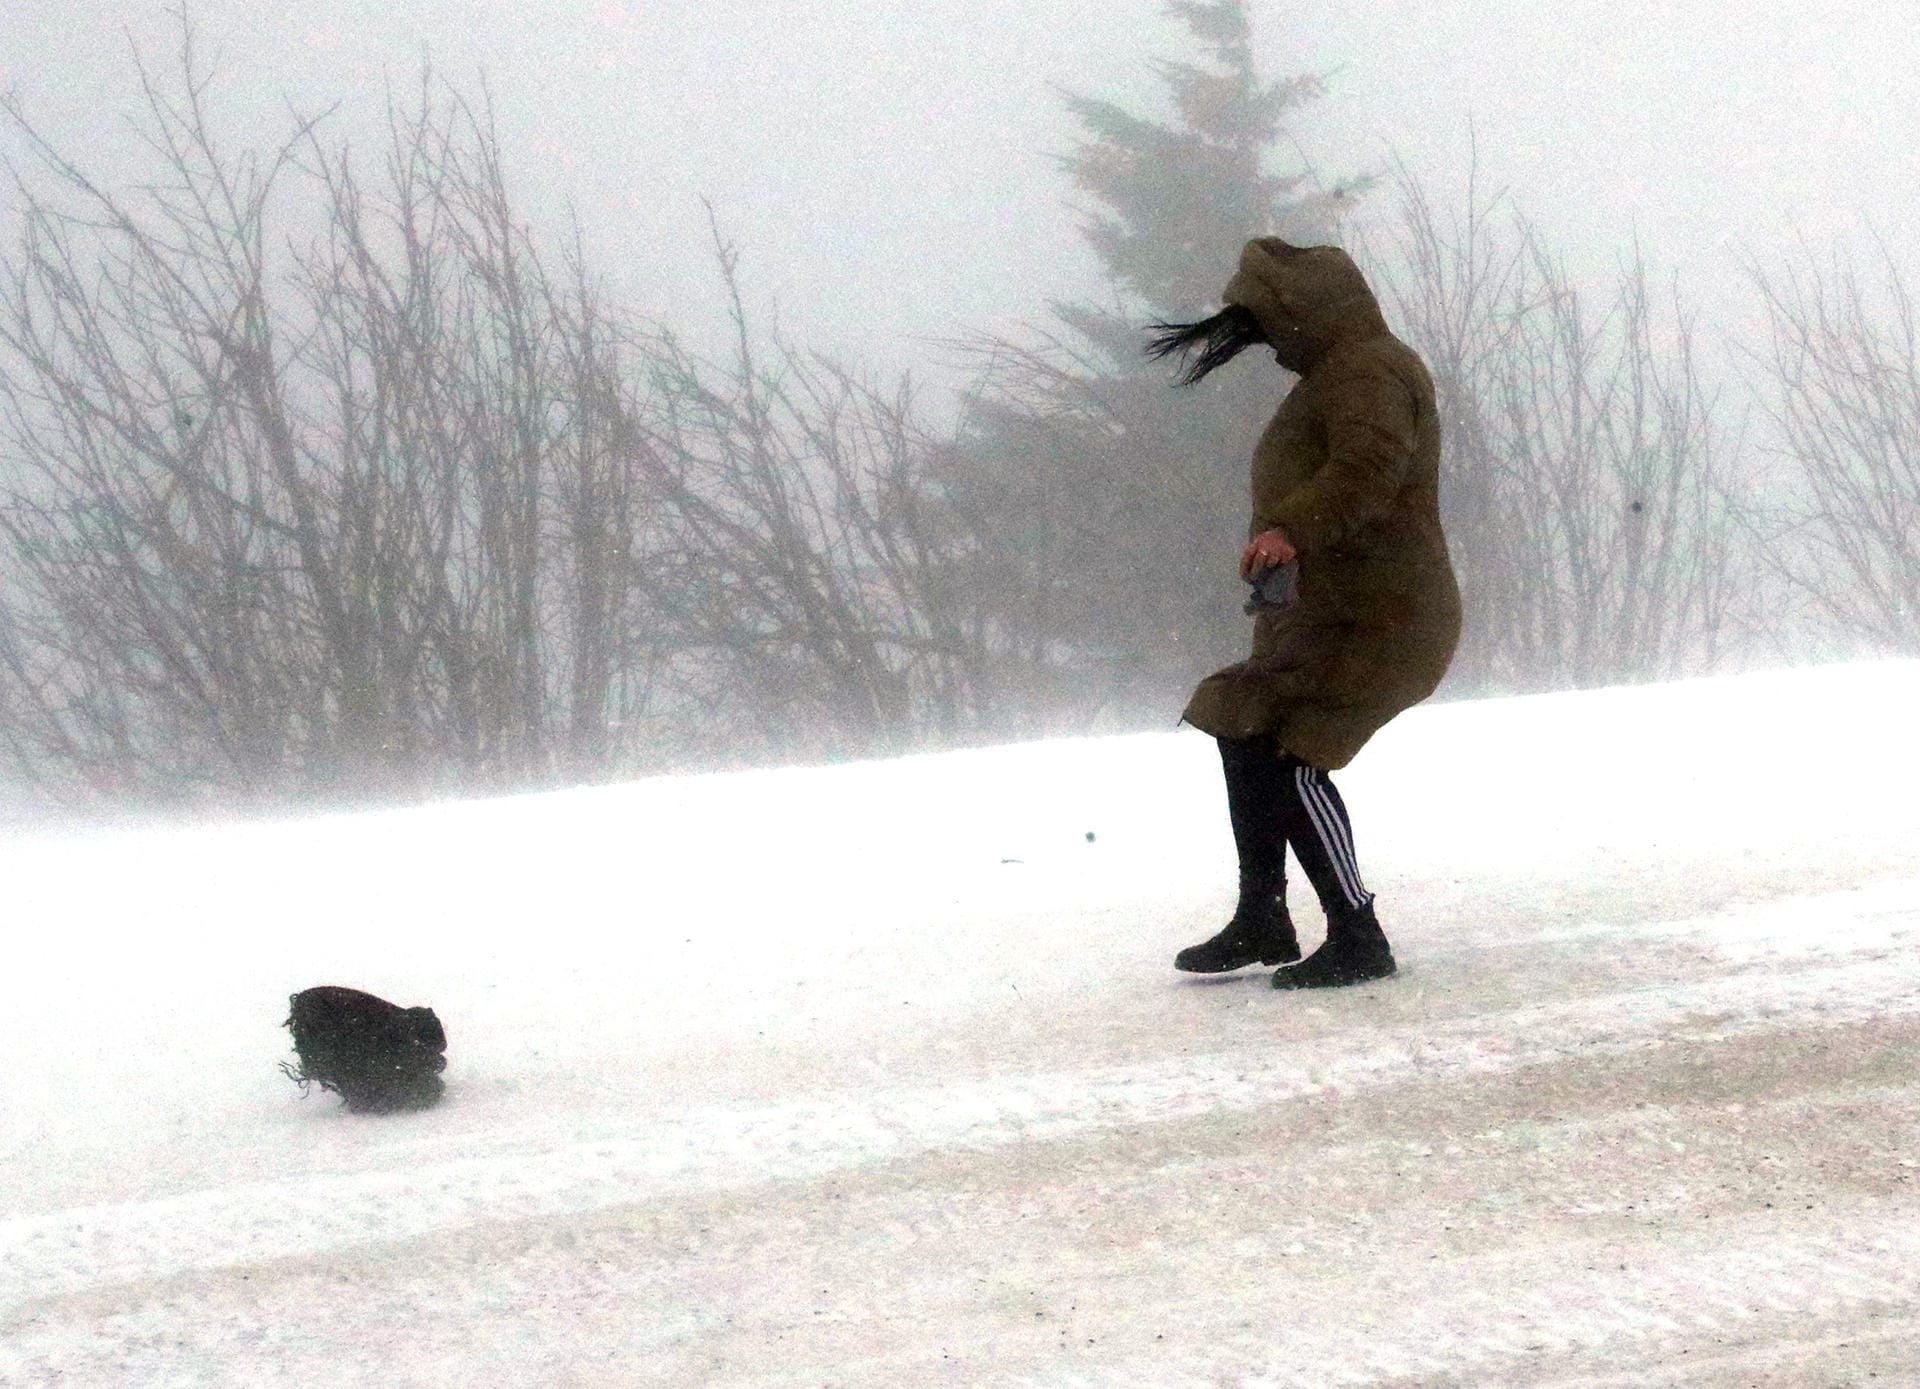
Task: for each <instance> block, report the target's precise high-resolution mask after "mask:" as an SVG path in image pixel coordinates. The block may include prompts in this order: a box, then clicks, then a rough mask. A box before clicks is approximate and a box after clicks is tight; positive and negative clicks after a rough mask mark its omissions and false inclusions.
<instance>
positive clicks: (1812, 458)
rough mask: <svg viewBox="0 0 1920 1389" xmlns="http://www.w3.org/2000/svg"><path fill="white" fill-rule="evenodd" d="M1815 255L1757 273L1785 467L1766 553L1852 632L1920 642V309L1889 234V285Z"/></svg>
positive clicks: (1861, 640)
mask: <svg viewBox="0 0 1920 1389" xmlns="http://www.w3.org/2000/svg"><path fill="white" fill-rule="evenodd" d="M1805 259H1806V261H1807V262H1808V264H1806V265H1804V266H1794V265H1789V266H1787V267H1785V268H1784V269H1782V270H1780V271H1777V272H1773V273H1769V272H1766V271H1763V270H1761V269H1759V268H1757V267H1755V268H1754V269H1753V271H1752V275H1753V279H1754V282H1755V283H1756V285H1757V286H1758V287H1759V290H1760V292H1761V294H1762V296H1763V298H1764V300H1765V303H1766V306H1767V314H1768V320H1769V325H1770V328H1771V335H1770V337H1771V340H1770V342H1769V344H1768V347H1767V350H1766V351H1765V352H1762V353H1755V354H1752V359H1753V360H1754V361H1755V362H1757V363H1758V365H1759V366H1760V368H1761V369H1762V371H1763V373H1764V375H1765V378H1766V388H1767V390H1766V398H1767V406H1766V412H1767V416H1768V418H1769V420H1770V422H1771V424H1772V426H1773V433H1774V435H1775V436H1776V437H1777V438H1778V439H1779V440H1780V443H1779V445H1778V446H1777V448H1776V449H1775V450H1774V452H1775V454H1776V456H1777V457H1778V459H1779V460H1780V461H1781V462H1783V463H1784V464H1785V466H1786V477H1785V479H1784V483H1783V487H1782V490H1783V492H1784V494H1785V500H1784V501H1781V502H1780V503H1778V504H1777V505H1775V506H1774V507H1772V508H1771V509H1770V513H1769V517H1768V520H1769V522H1770V525H1769V526H1768V533H1767V534H1766V535H1765V536H1764V539H1763V543H1762V551H1763V553H1764V554H1765V555H1766V556H1767V558H1768V560H1769V562H1770V563H1771V564H1772V565H1773V566H1774V568H1775V570H1776V572H1777V573H1778V574H1779V575H1780V576H1781V577H1782V578H1784V579H1785V581H1786V582H1787V583H1788V584H1789V585H1790V586H1791V587H1792V588H1793V590H1795V591H1796V592H1797V593H1798V594H1799V595H1800V596H1801V597H1802V598H1803V599H1805V600H1806V601H1807V602H1808V603H1809V604H1811V605H1812V607H1813V609H1814V610H1815V611H1816V612H1817V613H1818V614H1819V615H1820V616H1821V617H1822V618H1823V619H1824V620H1825V623H1826V625H1827V626H1828V627H1829V629H1830V630H1832V631H1833V632H1835V633H1836V634H1837V635H1838V636H1839V637H1840V638H1841V640H1842V641H1843V642H1851V643H1854V644H1864V645H1865V646H1866V647H1867V648H1868V649H1870V650H1876V651H1883V652H1896V653H1900V654H1912V653H1914V652H1920V312H1917V311H1916V305H1915V301H1914V298H1913V295H1912V293H1911V291H1910V290H1909V289H1908V288H1907V285H1906V282H1905V280H1904V278H1903V277H1902V275H1901V273H1900V270H1899V267H1898V265H1897V264H1896V263H1895V260H1894V257H1893V255H1892V252H1891V251H1890V250H1889V249H1888V248H1887V247H1886V246H1885V245H1884V244H1882V245H1881V247H1880V264H1879V266H1878V267H1877V274H1878V279H1879V283H1878V284H1877V285H1872V284H1869V283H1867V282H1865V281H1864V280H1863V276H1862V274H1861V272H1860V271H1859V270H1858V269H1857V268H1856V267H1855V266H1854V265H1853V264H1852V263H1851V261H1849V260H1847V259H1845V258H1841V257H1835V259H1834V260H1833V261H1832V262H1831V263H1829V264H1827V265H1824V266H1822V265H1820V264H1819V263H1818V262H1817V261H1816V260H1815V257H1814V256H1813V254H1812V253H1811V252H1810V251H1809V252H1808V253H1807V254H1806V257H1805Z"/></svg>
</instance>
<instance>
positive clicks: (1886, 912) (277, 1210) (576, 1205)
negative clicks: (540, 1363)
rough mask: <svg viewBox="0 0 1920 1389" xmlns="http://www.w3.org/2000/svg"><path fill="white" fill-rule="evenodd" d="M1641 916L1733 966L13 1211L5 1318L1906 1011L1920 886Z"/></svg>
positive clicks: (1916, 1000) (2, 1282)
mask: <svg viewBox="0 0 1920 1389" xmlns="http://www.w3.org/2000/svg"><path fill="white" fill-rule="evenodd" d="M1796 923H1797V925H1796ZM1641 929H1645V928H1641ZM1653 929H1655V930H1657V931H1658V932H1660V933H1662V934H1668V935H1685V936H1693V937H1697V938H1700V939H1702V940H1704V941H1707V942H1710V943H1711V944H1712V945H1713V946H1714V947H1715V948H1716V952H1717V954H1718V956H1719V957H1720V964H1721V966H1722V967H1728V966H1731V967H1732V971H1733V972H1730V973H1725V974H1722V975H1719V976H1717V977H1712V978H1706V979H1700V980H1696V981H1693V982H1689V983H1685V984H1677V985H1654V986H1641V987H1633V988H1626V989H1621V990H1616V991H1613V992H1611V993H1604V994H1600V995H1596V996H1590V997H1584V998H1580V999H1574V1000H1560V1001H1549V1002H1544V1003H1540V1004H1535V1005H1530V1006H1526V1007H1520V1008H1514V1009H1509V1010H1507V1011H1505V1012H1502V1013H1497V1014H1492V1015H1482V1016H1471V1017H1465V1018H1459V1019H1455V1020H1452V1021H1448V1022H1441V1023H1432V1022H1422V1023H1419V1024H1417V1025H1403V1026H1396V1027H1391V1028H1379V1027H1371V1026H1364V1025H1356V1026H1354V1027H1352V1028H1349V1029H1346V1030H1344V1031H1341V1032H1338V1033H1335V1034H1333V1035H1330V1036H1328V1037H1326V1038H1323V1039H1318V1040H1316V1041H1313V1042H1311V1043H1307V1044H1296V1045H1288V1046H1283V1047H1277V1048H1273V1049H1269V1050H1262V1051H1257V1052H1256V1051H1254V1050H1252V1049H1248V1048H1243V1049H1240V1050H1236V1051H1233V1052H1229V1053H1213V1054H1206V1055H1198V1056H1183V1057H1178V1058H1170V1059H1167V1060H1163V1061H1156V1062H1153V1063H1149V1064H1142V1065H1135V1066H1127V1067H1105V1068H1087V1069H1078V1070H1070V1071H1063V1072H1049V1073H1041V1074H1028V1075H1015V1076H1010V1077H1005V1078H992V1079H986V1080H969V1081H965V1082H956V1083H953V1084H948V1085H935V1086H918V1087H911V1088H900V1089H894V1090H888V1091H881V1092H878V1093H874V1094H861V1095H837V1096H830V1097H824V1098H818V1099H808V1100H804V1101H795V1102H792V1103H788V1104H780V1105H769V1106H756V1107H725V1106H712V1107H705V1108H699V1109H691V1110H687V1111H684V1112H681V1113H678V1114H674V1115H667V1116H663V1117H662V1118H661V1119H660V1121H659V1122H658V1123H656V1124H654V1125H651V1126H650V1127H649V1128H648V1129H647V1130H646V1131H645V1132H643V1133H640V1134H636V1135H634V1136H632V1137H627V1138H620V1139H614V1140H607V1141H594V1142H585V1143H574V1144H566V1145H563V1146H559V1147H555V1148H551V1149H547V1150H543V1151H535V1152H530V1153H529V1152H519V1151H515V1152H508V1153H498V1154H489V1155H482V1156H476V1157H472V1158H466V1159H459V1160H455V1161H450V1162H441V1163H434V1164H428V1165H425V1166H422V1167H419V1168H416V1169H413V1170H408V1171H381V1172H373V1173H363V1174H347V1175H340V1176H333V1177H323V1178H311V1177H309V1178H302V1179H300V1180H299V1181H297V1182H292V1181H290V1182H286V1183H262V1184H251V1185H247V1186H238V1187H233V1188H223V1189H219V1190H214V1191H207V1192H199V1193H193V1194H189V1195H183V1196H178V1197H171V1198H166V1199H162V1200H155V1201H146V1202H139V1203H133V1204H126V1205H113V1206H97V1207H88V1208H82V1209H75V1210H68V1211H60V1212H55V1213H51V1214H46V1215H38V1216H29V1217H24V1218H19V1219H14V1220H10V1221H7V1222H4V1223H0V1325H5V1324H7V1323H9V1322H17V1321H18V1319H19V1318H20V1317H21V1316H23V1315H24V1314H25V1313H26V1312H27V1311H28V1310H29V1309H30V1308H31V1307H32V1306H33V1305H34V1304H36V1303H40V1302H43V1301H46V1300H52V1299H58V1298H61V1297H63V1296H67V1295H71V1294H75V1293H79V1292H83V1291H86V1290H90V1289H101V1288H105V1287H110V1286H113V1285H118V1284H128V1283H136V1282H146V1281H150V1280H155V1279H165V1278H170V1277H174V1276H177V1275H180V1274H183V1273H188V1272H191V1271H194V1270H203V1269H215V1268H225V1267H233V1266H241V1265H247V1264H255V1263H264V1262H269V1261H274V1260H284V1259H297V1258H300V1257H306V1256H312V1255H316V1254H323V1253H326V1252H329V1251H338V1250H345V1249H351V1248H354V1247H356V1246H365V1245H376V1244H377V1245H391V1244H393V1243H395V1242H404V1241H407V1240H413V1239H419V1238H423V1237H426V1236H430V1235H433V1234H436V1233H439V1232H444V1231H453V1230H460V1229H466V1228H470V1227H475V1226H482V1225H487V1224H491V1223H497V1222H512V1221H522V1220H533V1219H551V1218H554V1217H559V1216H567V1215H572V1214H582V1213H587V1212H592V1211H598V1210H605V1209H608V1208H613V1207H619V1206H623V1205H628V1204H632V1203H637V1202H647V1201H652V1200H659V1199H663V1198H670V1197H671V1196H673V1195H674V1194H676V1193H687V1192H700V1191H723V1190H737V1189H742V1188H749V1187H752V1186H755V1185H758V1184H762V1183H771V1182H792V1181H806V1180H812V1179H817V1178H819V1177H822V1176H825V1175H828V1174H831V1173H833V1172H836V1171H842V1170H847V1169H852V1168H861V1167H868V1166H872V1165H876V1164H884V1163H887V1162H891V1161H896V1160H901V1159H906V1158H911V1157H917V1156H922V1155H925V1154H929V1153H935V1152H940V1151H969V1150H974V1151H981V1150H991V1149H995V1148H1001V1147H1005V1146H1008V1145H1017V1144H1022V1143H1032V1142H1046V1141H1053V1140H1058V1139H1062V1138H1068V1137H1072V1136H1075V1135H1084V1134H1089V1133H1094V1132H1099V1131H1106V1130H1116V1129H1125V1128H1130V1127H1138V1126H1146V1125H1155V1124H1166V1123H1172V1122H1177V1121H1182V1120H1191V1119H1195V1118H1199V1117H1203V1116H1206V1115H1210V1114H1230V1113H1234V1112H1246V1111H1251V1110H1259V1109H1263V1108H1267V1107H1271V1106H1275V1105H1282V1104H1285V1103H1287V1102H1289V1101H1290V1100H1294V1099H1298V1098H1301V1097H1304V1096H1311V1095H1315V1094H1320V1093H1323V1092H1326V1091H1329V1090H1336V1089H1337V1090H1348V1089H1354V1088H1361V1087H1365V1088H1378V1087H1391V1086H1395V1085H1402V1084H1408V1083H1416V1082H1422V1081H1432V1080H1436V1079H1450V1078H1471V1077H1475V1076H1493V1075H1498V1074H1500V1073H1503V1072H1510V1071H1514V1070H1518V1069H1521V1068H1525V1067H1530V1066H1536V1065H1542V1064H1548V1063H1554V1062H1563V1061H1566V1060H1568V1059H1571V1058H1578V1057H1582V1056H1589V1057H1597V1056H1603V1055H1610V1054H1622V1053H1631V1052H1633V1051H1636V1050H1639V1049H1643V1048H1651V1047H1657V1046H1659V1045H1661V1044H1662V1043H1663V1042H1664V1041H1666V1040H1668V1039H1677V1038H1687V1037H1696V1036H1712V1037H1733V1036H1739V1035H1744V1034H1751V1033H1757V1032H1765V1031H1767V1030H1769V1029H1772V1028H1776V1027H1780V1026H1785V1025H1788V1024H1793V1025H1797V1026H1805V1025H1808V1024H1810V1023H1811V1024H1815V1025H1832V1026H1845V1025H1849V1024H1856V1023H1861V1022H1866V1021H1870V1020H1872V1019H1876V1018H1887V1017H1893V1016H1906V1015H1911V1014H1914V1013H1920V960H1917V959H1916V956H1915V954H1914V952H1913V951H1912V950H1911V948H1910V946H1911V941H1912V938H1913V937H1914V936H1915V935H1916V934H1917V933H1920V882H1903V883H1895V884H1882V885H1880V886H1877V887H1875V888H1869V889H1861V890H1859V891H1855V892H1844V893H1835V894H1829V895H1826V896H1823V897H1818V898H1809V899H1801V900H1799V901H1795V902H1791V903H1773V904H1768V905H1766V906H1764V907H1755V908H1743V909H1736V910H1733V911H1730V912H1727V913H1723V914H1720V915H1717V916H1713V917H1707V918H1701V919H1698V920H1696V921H1692V922H1682V923H1670V924H1666V925H1662V926H1659V927H1656V928H1653ZM1634 933H1635V928H1624V929H1622V930H1621V931H1619V932H1618V933H1615V934H1618V935H1620V936H1622V937H1629V936H1632V935H1633V934H1634ZM1582 934H1583V935H1586V936H1591V937H1594V938H1595V939H1597V940H1600V941H1604V940H1605V939H1606V937H1607V934H1608V933H1607V932H1605V931H1603V930H1594V929H1589V930H1586V931H1584V932H1582ZM1388 987H1392V986H1388ZM1912 1233H1913V1232H1912V1231H1907V1232H1906V1234H1905V1235H1903V1236H1902V1237H1903V1238H1905V1237H1907V1236H1910V1235H1912ZM1915 1248H1916V1249H1920V1245H1916V1246H1915ZM1875 1276H1879V1275H1875ZM1710 1281H1711V1280H1710ZM1383 1372H1385V1371H1383ZM1283 1382H1284V1381H1283ZM1355 1382H1368V1383H1371V1382H1374V1381H1373V1380H1363V1381H1355Z"/></svg>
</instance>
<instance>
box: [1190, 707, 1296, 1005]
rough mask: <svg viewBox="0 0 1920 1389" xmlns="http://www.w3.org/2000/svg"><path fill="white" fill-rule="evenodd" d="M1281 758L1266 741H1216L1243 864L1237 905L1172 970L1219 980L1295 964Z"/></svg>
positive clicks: (1228, 807)
mask: <svg viewBox="0 0 1920 1389" xmlns="http://www.w3.org/2000/svg"><path fill="white" fill-rule="evenodd" d="M1279 759H1280V751H1279V749H1278V748H1277V747H1275V746H1274V743H1273V740H1272V739H1270V738H1249V739H1226V738H1223V739H1221V740H1220V765H1221V769H1222V770H1223V771H1224V772H1225V773H1226V779H1227V816H1228V818H1229V819H1230V820H1231V821H1232V824H1233V845H1234V849H1235V850H1236V851H1237V853H1238V854H1239V857H1240V904H1239V906H1238V907H1236V908H1235V909H1234V913H1233V920H1231V921H1229V922H1228V923H1227V924H1226V926H1225V928H1224V929H1223V930H1221V932H1220V933H1219V934H1218V935H1216V936H1215V937H1214V938H1213V939H1212V940H1209V941H1204V942H1202V943H1201V944H1199V945H1192V946H1188V947H1187V948H1186V949H1185V950H1182V951H1181V952H1180V953H1179V954H1178V955H1176V956H1174V960H1173V967H1174V968H1175V969H1179V970H1185V971H1186V972H1187V973H1189V974H1224V973H1226V972H1227V971H1228V970H1231V969H1242V968H1244V967H1245V966H1247V965H1253V964H1260V965H1278V964H1285V963H1287V962H1288V961H1290V960H1297V959H1299V958H1300V942H1299V940H1298V939H1297V938H1296V937H1295V936H1294V933H1293V921H1292V919H1291V918H1289V917H1288V915H1287V903H1286V891H1287V881H1286V864H1287V859H1286V854H1287V842H1286V837H1285V834H1284V832H1283V830H1282V826H1281V821H1280V816H1279V806H1278V804H1277V798H1278V797H1279V796H1280V795H1282V794H1283V793H1284V789H1285V788H1284V786H1283V784H1282V782H1281V779H1280V760H1279Z"/></svg>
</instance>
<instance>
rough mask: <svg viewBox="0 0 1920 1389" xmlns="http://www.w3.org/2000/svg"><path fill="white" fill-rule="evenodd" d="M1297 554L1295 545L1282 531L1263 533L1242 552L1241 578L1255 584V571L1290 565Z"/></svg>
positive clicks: (1248, 543)
mask: <svg viewBox="0 0 1920 1389" xmlns="http://www.w3.org/2000/svg"><path fill="white" fill-rule="evenodd" d="M1294 554H1295V550H1294V548H1293V543H1292V542H1291V541H1289V540H1288V539H1287V537H1286V535H1285V534H1284V533H1283V532H1281V531H1277V530H1276V531H1261V532H1260V534H1258V535H1256V536H1255V537H1254V538H1253V539H1251V540H1249V541H1248V542H1247V548H1246V549H1244V550H1242V551H1241V552H1240V577H1241V578H1242V579H1245V580H1246V581H1247V582H1249V583H1251V582H1253V575H1254V571H1256V570H1259V569H1273V568H1276V567H1278V566H1279V565H1282V564H1287V563H1289V562H1290V561H1291V560H1292V559H1293V557H1294Z"/></svg>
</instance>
